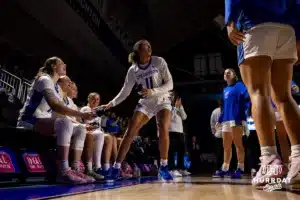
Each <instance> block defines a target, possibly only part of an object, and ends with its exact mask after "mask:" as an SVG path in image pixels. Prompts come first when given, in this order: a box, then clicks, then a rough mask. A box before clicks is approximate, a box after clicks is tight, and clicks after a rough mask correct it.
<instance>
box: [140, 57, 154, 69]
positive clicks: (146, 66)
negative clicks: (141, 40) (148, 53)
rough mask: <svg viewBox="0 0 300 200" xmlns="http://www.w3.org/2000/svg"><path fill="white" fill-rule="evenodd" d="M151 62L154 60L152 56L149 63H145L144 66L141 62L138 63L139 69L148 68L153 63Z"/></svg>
mask: <svg viewBox="0 0 300 200" xmlns="http://www.w3.org/2000/svg"><path fill="white" fill-rule="evenodd" d="M151 62H152V58H151V59H150V60H149V62H148V64H147V65H145V66H144V67H142V66H141V65H140V64H139V63H137V66H138V68H139V69H142V70H146V69H148V67H149V66H150V65H151Z"/></svg>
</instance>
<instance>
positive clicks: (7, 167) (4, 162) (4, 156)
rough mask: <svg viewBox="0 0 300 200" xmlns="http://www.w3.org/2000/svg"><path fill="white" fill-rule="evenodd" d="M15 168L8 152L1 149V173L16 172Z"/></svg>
mask: <svg viewBox="0 0 300 200" xmlns="http://www.w3.org/2000/svg"><path fill="white" fill-rule="evenodd" d="M14 172H15V168H14V165H13V163H12V160H11V157H10V155H9V154H8V153H6V152H4V151H0V173H14Z"/></svg>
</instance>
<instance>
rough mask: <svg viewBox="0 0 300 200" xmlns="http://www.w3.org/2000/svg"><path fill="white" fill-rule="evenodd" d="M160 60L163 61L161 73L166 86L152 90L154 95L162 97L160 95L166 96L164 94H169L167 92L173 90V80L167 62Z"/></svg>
mask: <svg viewBox="0 0 300 200" xmlns="http://www.w3.org/2000/svg"><path fill="white" fill-rule="evenodd" d="M160 59H161V63H160V67H161V70H160V73H161V76H162V78H163V80H164V84H163V85H162V86H160V87H158V88H154V89H152V95H160V94H164V93H167V92H169V91H171V90H173V78H172V75H171V73H170V71H169V68H168V64H167V63H166V61H165V60H164V59H163V58H160Z"/></svg>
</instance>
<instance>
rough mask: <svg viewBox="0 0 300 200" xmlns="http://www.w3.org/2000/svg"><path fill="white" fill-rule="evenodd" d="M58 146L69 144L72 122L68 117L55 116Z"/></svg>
mask: <svg viewBox="0 0 300 200" xmlns="http://www.w3.org/2000/svg"><path fill="white" fill-rule="evenodd" d="M54 130H55V133H56V135H57V145H58V146H70V144H71V137H72V134H73V123H72V121H71V120H70V119H68V118H57V119H56V120H55V123H54Z"/></svg>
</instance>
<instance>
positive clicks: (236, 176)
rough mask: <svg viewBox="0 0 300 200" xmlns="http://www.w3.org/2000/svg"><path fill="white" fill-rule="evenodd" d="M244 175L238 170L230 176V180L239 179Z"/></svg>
mask: <svg viewBox="0 0 300 200" xmlns="http://www.w3.org/2000/svg"><path fill="white" fill-rule="evenodd" d="M243 175H244V170H241V169H240V168H238V169H237V170H235V172H234V173H232V174H231V178H234V179H240V178H242V176H243Z"/></svg>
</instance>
